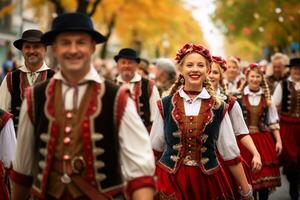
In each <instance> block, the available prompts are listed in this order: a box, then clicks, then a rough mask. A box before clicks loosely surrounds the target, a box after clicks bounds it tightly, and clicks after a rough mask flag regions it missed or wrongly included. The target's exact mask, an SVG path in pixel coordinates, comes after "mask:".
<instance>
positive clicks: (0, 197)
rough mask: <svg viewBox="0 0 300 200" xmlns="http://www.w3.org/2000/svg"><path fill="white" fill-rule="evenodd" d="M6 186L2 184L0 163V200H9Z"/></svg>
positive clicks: (2, 174)
mask: <svg viewBox="0 0 300 200" xmlns="http://www.w3.org/2000/svg"><path fill="white" fill-rule="evenodd" d="M9 199H10V198H9V193H8V190H7V186H6V185H5V183H4V166H3V165H2V163H1V161H0V200H9Z"/></svg>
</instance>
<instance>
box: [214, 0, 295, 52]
mask: <svg viewBox="0 0 300 200" xmlns="http://www.w3.org/2000/svg"><path fill="white" fill-rule="evenodd" d="M216 6H217V7H216V12H215V14H214V16H213V19H214V21H215V22H216V23H217V24H219V26H220V28H221V29H222V30H223V32H224V33H225V35H226V36H227V39H228V40H229V41H230V44H231V46H235V42H237V44H240V43H243V44H248V46H249V45H250V46H252V47H254V48H252V49H253V50H254V51H255V53H258V52H257V50H260V52H261V49H262V48H269V49H270V51H271V52H272V51H286V52H287V51H288V50H289V46H290V44H291V42H297V43H298V44H300V35H299V30H300V23H299V20H300V2H299V1H298V0H286V1H280V0H275V1H270V0H268V1H259V0H244V1H238V0H219V1H216ZM231 46H229V47H228V48H230V47H231ZM255 47H256V48H255ZM235 48H236V49H239V48H238V46H237V47H235ZM238 51H239V52H246V51H248V53H253V51H252V52H249V49H247V48H246V49H245V48H244V49H243V48H240V49H239V50H238ZM257 56H258V55H257Z"/></svg>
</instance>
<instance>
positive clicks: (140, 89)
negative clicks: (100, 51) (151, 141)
mask: <svg viewBox="0 0 300 200" xmlns="http://www.w3.org/2000/svg"><path fill="white" fill-rule="evenodd" d="M114 59H115V61H116V63H117V69H118V73H119V75H118V76H117V79H116V82H117V84H118V85H128V86H129V88H130V92H131V95H132V98H133V100H134V101H135V104H136V108H137V111H138V113H139V115H140V116H141V118H142V120H143V122H144V125H145V126H146V128H147V129H148V130H149V131H150V129H151V125H152V122H153V118H154V116H155V113H156V112H158V109H157V108H156V106H155V105H156V101H158V100H159V99H160V96H159V92H158V89H157V87H156V86H155V84H154V81H153V80H148V79H146V78H143V77H141V75H139V74H138V73H137V68H138V64H139V63H140V60H141V59H140V58H139V57H138V56H137V53H136V51H135V50H133V49H130V48H124V49H121V50H120V51H119V54H118V55H116V56H115V57H114Z"/></svg>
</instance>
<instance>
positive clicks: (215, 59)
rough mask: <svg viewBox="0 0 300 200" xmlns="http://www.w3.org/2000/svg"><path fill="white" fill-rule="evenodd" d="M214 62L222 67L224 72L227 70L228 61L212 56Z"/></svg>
mask: <svg viewBox="0 0 300 200" xmlns="http://www.w3.org/2000/svg"><path fill="white" fill-rule="evenodd" d="M212 61H213V62H214V63H217V64H219V65H220V67H221V68H222V69H223V72H225V71H226V70H227V64H226V60H224V59H223V58H222V57H221V56H212Z"/></svg>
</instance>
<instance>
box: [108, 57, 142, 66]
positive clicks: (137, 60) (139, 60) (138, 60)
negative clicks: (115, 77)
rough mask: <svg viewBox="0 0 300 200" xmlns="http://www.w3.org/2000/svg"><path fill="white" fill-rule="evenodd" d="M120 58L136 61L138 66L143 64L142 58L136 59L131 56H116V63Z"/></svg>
mask: <svg viewBox="0 0 300 200" xmlns="http://www.w3.org/2000/svg"><path fill="white" fill-rule="evenodd" d="M120 58H127V59H130V60H135V61H136V62H137V63H138V64H139V63H140V62H141V59H140V58H136V57H131V56H119V55H116V56H114V59H115V61H116V62H118V60H119V59H120Z"/></svg>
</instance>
